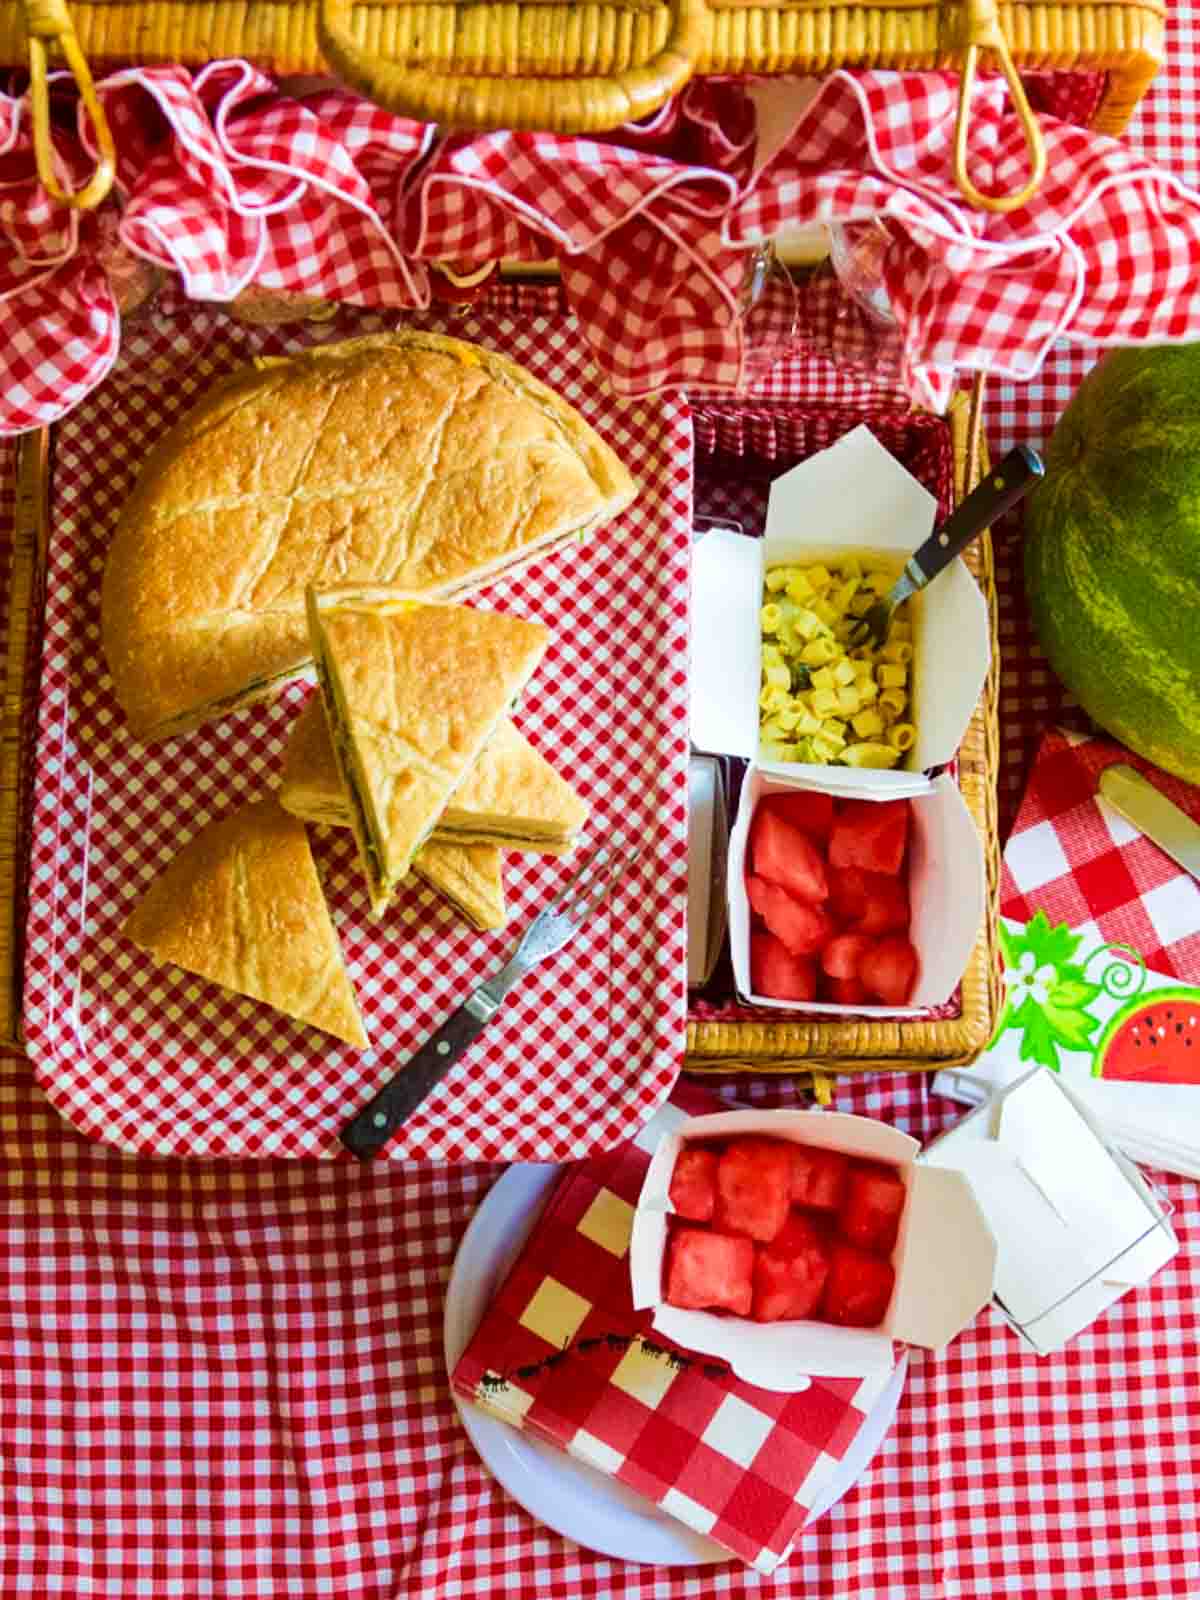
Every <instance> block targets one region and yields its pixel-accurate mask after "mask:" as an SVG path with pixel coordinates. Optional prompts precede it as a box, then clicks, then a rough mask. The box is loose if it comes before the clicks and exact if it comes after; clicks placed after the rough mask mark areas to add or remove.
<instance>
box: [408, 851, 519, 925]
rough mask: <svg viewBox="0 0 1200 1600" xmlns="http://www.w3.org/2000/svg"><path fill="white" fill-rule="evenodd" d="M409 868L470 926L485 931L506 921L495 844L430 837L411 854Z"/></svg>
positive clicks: (501, 880)
mask: <svg viewBox="0 0 1200 1600" xmlns="http://www.w3.org/2000/svg"><path fill="white" fill-rule="evenodd" d="M413 871H414V872H415V873H416V875H417V877H418V878H422V879H424V881H425V882H426V883H427V884H428V885H429V887H430V888H431V889H436V890H437V892H438V894H440V895H441V896H442V898H443V899H444V900H449V902H450V904H451V905H452V906H453V907H454V909H455V910H456V911H457V912H459V914H460V915H461V916H464V917H465V918H466V919H467V921H468V922H469V923H470V924H471V926H472V927H475V928H479V929H480V930H481V931H483V932H487V931H488V930H489V929H492V928H502V927H503V926H504V924H505V922H506V921H507V918H508V912H507V911H506V909H505V905H504V880H503V877H502V875H501V855H500V852H499V850H497V849H496V847H495V845H490V844H468V845H458V844H439V843H438V842H437V840H436V839H431V840H430V841H429V843H428V844H423V845H422V846H421V848H420V849H419V850H418V851H417V853H416V855H415V856H414V857H413Z"/></svg>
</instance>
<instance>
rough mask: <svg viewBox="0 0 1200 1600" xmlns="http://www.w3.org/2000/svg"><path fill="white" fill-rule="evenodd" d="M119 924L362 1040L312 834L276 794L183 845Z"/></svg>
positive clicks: (352, 1040)
mask: <svg viewBox="0 0 1200 1600" xmlns="http://www.w3.org/2000/svg"><path fill="white" fill-rule="evenodd" d="M122 932H123V933H124V935H125V937H126V938H127V939H131V940H132V941H133V943H134V944H136V945H140V947H141V948H142V949H143V950H146V951H148V952H149V954H150V955H152V956H153V957H154V959H155V960H156V961H159V962H170V963H171V964H172V965H174V966H177V967H183V968H184V969H185V970H186V971H188V972H194V973H196V974H197V976H198V977H201V978H208V979H209V980H210V981H211V982H213V983H219V984H221V985H222V987H223V988H226V989H232V990H233V991H234V992H235V993H236V994H244V995H249V996H250V998H251V999H253V1000H261V1001H263V1002H264V1003H265V1004H267V1005H269V1006H274V1007H275V1009H276V1010H277V1011H282V1012H284V1013H285V1015H287V1016H289V1017H294V1018H295V1019H296V1020H297V1021H298V1022H307V1023H310V1024H311V1025H312V1026H313V1027H314V1028H321V1029H323V1030H324V1031H325V1032H326V1033H332V1034H334V1035H336V1037H337V1038H339V1039H344V1040H345V1041H346V1042H347V1043H348V1044H352V1045H357V1047H358V1048H359V1049H360V1050H365V1049H366V1048H367V1045H368V1042H369V1041H368V1039H367V1035H366V1032H365V1030H364V1028H363V1024H362V1018H361V1017H360V1016H359V1011H358V1006H357V1004H356V1002H355V998H354V989H353V987H352V985H351V982H350V977H349V974H348V973H347V971H346V967H345V963H344V962H343V959H342V950H341V946H340V944H339V943H338V937H337V934H336V932H335V931H334V927H333V922H332V921H331V919H330V916H329V908H328V906H327V905H326V904H325V896H324V895H323V893H322V892H321V883H320V880H319V878H318V877H317V869H316V866H315V864H314V862H313V858H312V851H311V850H310V849H309V845H308V834H307V833H306V832H305V828H304V824H303V823H302V822H300V821H299V820H298V819H297V818H296V817H293V816H289V815H288V813H287V812H286V811H284V810H283V808H282V807H281V806H280V805H279V803H278V801H277V800H276V799H275V798H274V796H271V797H270V798H267V799H263V800H256V801H253V802H252V803H251V804H249V805H245V806H242V807H241V809H240V810H238V811H235V812H233V813H232V814H231V815H230V816H227V817H222V818H220V819H219V820H218V821H216V822H212V823H209V825H208V826H207V827H206V828H203V829H202V830H201V831H200V832H199V833H198V834H197V835H196V836H195V838H193V839H192V840H190V841H189V843H187V844H185V845H184V847H183V849H182V850H181V851H180V852H179V854H178V855H177V856H176V857H175V858H174V860H173V861H172V862H171V864H170V865H169V866H168V867H167V869H166V871H165V872H163V873H162V874H161V875H160V876H159V877H158V878H156V879H155V880H154V882H153V883H152V884H151V885H150V887H149V889H147V891H146V893H145V894H144V895H143V896H142V898H141V900H140V901H139V902H138V904H137V905H136V906H135V907H134V909H133V912H132V913H131V915H130V916H129V917H128V919H127V920H126V922H125V926H124V928H123V929H122Z"/></svg>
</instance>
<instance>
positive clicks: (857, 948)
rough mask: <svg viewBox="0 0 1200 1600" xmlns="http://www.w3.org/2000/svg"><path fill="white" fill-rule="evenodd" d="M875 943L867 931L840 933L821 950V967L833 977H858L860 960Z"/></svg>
mask: <svg viewBox="0 0 1200 1600" xmlns="http://www.w3.org/2000/svg"><path fill="white" fill-rule="evenodd" d="M874 943H875V941H874V939H868V938H867V936H866V934H865V933H839V934H838V936H837V938H836V939H830V941H829V943H828V944H827V945H826V946H825V948H824V950H822V951H821V968H822V970H823V971H824V972H826V973H828V974H829V976H830V977H831V978H857V977H858V966H859V962H860V961H861V960H862V958H863V956H864V955H866V953H867V951H868V950H870V949H871V948H872V946H873V945H874Z"/></svg>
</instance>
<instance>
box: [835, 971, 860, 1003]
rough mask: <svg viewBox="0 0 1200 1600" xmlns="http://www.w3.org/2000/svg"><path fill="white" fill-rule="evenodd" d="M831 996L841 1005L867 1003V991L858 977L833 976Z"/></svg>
mask: <svg viewBox="0 0 1200 1600" xmlns="http://www.w3.org/2000/svg"><path fill="white" fill-rule="evenodd" d="M829 998H830V999H831V1000H832V1001H833V1002H834V1004H835V1005H839V1006H862V1005H866V1004H867V991H866V990H865V989H864V988H863V986H862V984H861V983H860V982H859V981H858V979H857V978H833V979H831V980H830V984H829Z"/></svg>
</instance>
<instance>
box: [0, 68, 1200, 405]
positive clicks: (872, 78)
mask: <svg viewBox="0 0 1200 1600" xmlns="http://www.w3.org/2000/svg"><path fill="white" fill-rule="evenodd" d="M1067 81H1068V83H1069V82H1070V80H1069V79H1068V80H1067ZM1084 87H1085V90H1086V93H1087V97H1093V96H1094V87H1095V85H1094V80H1088V82H1087V83H1086V84H1085V86H1084ZM1054 88H1055V85H1054V83H1051V85H1050V86H1049V90H1048V92H1043V93H1042V95H1041V96H1040V103H1041V105H1042V107H1043V108H1044V109H1043V111H1042V125H1043V132H1044V136H1045V140H1046V145H1047V150H1048V155H1049V174H1050V175H1049V177H1048V178H1047V180H1046V182H1045V184H1044V185H1043V187H1042V189H1041V191H1040V192H1039V193H1038V195H1037V196H1036V197H1035V198H1034V199H1033V200H1032V201H1031V202H1030V203H1029V204H1028V205H1027V206H1026V207H1024V208H1023V209H1021V210H1020V211H1017V212H1013V213H1009V214H1007V215H1004V216H992V215H990V214H984V213H975V212H972V211H970V210H969V208H968V207H967V206H966V205H965V204H964V202H963V201H962V198H961V196H960V195H959V193H958V191H957V188H956V186H955V182H954V179H953V176H952V172H951V143H952V138H953V130H954V124H955V117H956V102H957V92H958V91H957V80H956V79H955V78H954V77H953V76H952V75H949V74H941V73H907V74H901V73H889V72H863V73H859V74H851V73H847V72H835V73H833V74H832V75H831V76H830V77H829V78H828V79H826V80H825V81H824V82H823V83H821V84H820V85H819V86H817V85H812V84H809V85H807V86H806V87H801V86H799V85H798V84H797V82H796V81H795V80H792V81H790V82H789V81H787V80H783V81H775V82H773V83H771V84H767V85H758V86H756V87H754V88H753V89H750V88H747V87H746V86H745V85H740V84H737V83H731V82H718V81H712V80H705V81H699V82H697V83H694V84H691V85H689V86H688V88H687V89H686V90H685V91H684V93H683V94H681V95H680V96H679V97H678V98H677V99H676V100H675V101H673V102H671V103H670V104H669V105H668V106H666V107H665V108H664V109H663V110H662V111H661V112H659V113H658V114H657V115H656V116H654V117H652V118H650V119H649V120H648V121H647V122H644V123H640V124H636V125H630V126H627V127H625V128H622V129H620V130H618V131H617V132H616V133H615V134H614V135H612V136H610V137H607V138H603V139H581V138H564V137H557V136H551V135H544V134H526V133H491V134H481V135H471V134H455V133H450V134H444V133H442V132H441V131H440V130H438V129H435V128H433V127H430V126H427V125H424V124H419V123H415V122H411V121H409V120H407V119H405V118H403V117H396V116H392V115H390V114H388V113H386V112H384V111H381V110H379V109H378V108H376V107H374V106H372V105H370V104H369V103H367V102H366V101H363V100H361V99H358V98H356V97H355V96H353V95H350V94H348V93H345V92H343V91H340V90H327V89H320V90H316V91H314V92H311V93H307V94H304V95H303V96H302V97H296V96H292V95H289V94H287V93H285V92H283V91H282V90H281V89H280V88H279V87H278V86H277V85H276V84H275V83H273V82H272V80H271V79H269V78H267V77H266V76H264V75H263V74H262V73H261V72H259V71H258V70H257V69H256V68H253V67H251V66H250V65H249V64H248V63H246V62H244V61H220V62H215V63H212V64H210V65H209V66H207V67H205V68H204V69H203V70H201V71H199V72H197V73H194V74H193V73H191V72H189V71H188V70H186V69H185V68H182V67H171V66H164V67H138V68H131V69H127V70H125V71H121V72H117V73H114V74H112V75H111V76H109V77H107V78H105V79H103V80H102V81H101V82H100V83H99V84H98V86H97V89H98V93H99V95H100V97H101V99H102V101H103V103H104V105H105V108H106V111H107V114H108V116H109V118H110V121H111V123H112V127H113V131H114V135H115V139H116V145H117V150H118V154H119V161H118V177H117V197H116V198H114V199H113V200H112V201H111V202H110V205H111V207H112V208H115V207H117V206H118V204H119V205H120V206H121V208H122V210H121V214H120V222H119V242H120V249H121V250H122V251H124V252H126V253H127V254H128V255H131V256H133V257H136V258H139V259H141V260H143V261H149V262H153V263H155V264H156V265H157V266H159V267H162V268H166V269H169V270H170V271H172V272H175V273H178V275H179V277H180V279H181V281H182V283H183V284H184V287H185V288H186V291H187V293H188V294H189V295H191V296H192V297H193V298H197V299H205V300H228V299H232V298H234V297H236V296H237V295H238V294H239V293H240V292H242V291H244V290H246V289H248V288H250V287H254V288H255V289H257V290H259V291H263V290H265V291H268V292H282V293H286V294H295V295H303V296H316V297H318V298H327V299H337V300H343V301H349V302H353V303H356V304H363V305H372V306H391V307H425V306H427V305H428V304H429V301H430V297H431V295H432V294H433V292H434V290H433V283H434V278H433V277H431V273H430V268H429V263H431V262H443V261H448V262H454V263H458V264H459V265H462V266H471V265H478V264H479V263H486V262H489V261H492V260H494V259H497V258H500V257H504V256H508V257H512V256H516V257H519V258H522V259H527V260H528V259H544V258H546V257H548V256H557V257H558V259H559V261H560V264H561V268H562V277H563V284H564V288H565V290H566V293H567V296H568V298H569V300H570V303H571V306H572V309H573V311H574V312H575V315H576V317H577V318H578V320H579V323H580V326H581V328H582V331H583V333H584V335H585V337H586V338H587V340H588V341H589V343H590V345H591V348H592V352H593V354H594V356H595V359H596V362H597V364H598V365H599V366H600V368H601V369H602V371H604V372H605V373H606V375H607V376H608V378H609V380H610V382H611V383H612V385H613V386H614V387H615V388H616V389H618V390H619V391H621V392H623V393H626V394H643V393H647V392H649V391H652V390H656V389H661V388H664V387H670V386H680V385H685V386H691V387H695V388H706V389H719V388H729V387H737V386H739V385H741V384H743V383H744V382H745V381H746V379H747V378H748V376H749V375H751V374H752V373H754V372H756V371H757V370H758V369H759V367H760V366H761V364H762V363H763V362H764V361H769V360H771V359H774V357H775V356H777V355H778V354H780V353H782V350H783V349H784V348H786V345H787V343H788V342H789V340H792V339H794V338H795V337H800V336H802V335H803V332H804V330H803V329H797V328H796V327H794V326H793V321H792V317H793V312H794V307H793V306H792V305H791V302H790V300H789V299H788V297H787V296H786V295H785V296H784V297H783V298H784V303H781V304H780V305H779V306H775V305H773V304H771V303H768V305H767V308H766V310H765V312H763V314H762V315H761V316H760V317H759V319H758V321H757V322H756V321H755V319H754V316H753V315H748V314H747V304H748V291H749V286H750V281H751V273H752V266H753V260H754V257H755V255H756V253H757V251H758V248H759V246H760V244H761V243H762V241H764V240H767V239H769V238H771V237H772V236H773V235H775V234H776V233H777V232H778V231H779V230H780V228H781V227H782V226H783V225H784V224H788V225H790V226H794V225H800V226H803V225H805V224H819V223H837V224H840V225H842V226H843V228H845V229H846V230H847V231H846V235H845V237H846V239H847V240H848V241H849V243H850V244H851V246H853V243H854V240H855V237H856V232H861V230H862V229H863V228H864V227H870V228H872V229H874V230H875V232H876V235H877V237H878V239H879V240H882V244H881V245H880V247H879V249H878V250H877V251H876V255H877V258H878V259H877V262H876V265H877V270H878V285H877V288H878V292H879V294H880V295H881V297H882V299H883V302H884V303H885V305H886V307H887V308H888V312H889V315H890V317H891V318H892V319H893V321H894V330H895V340H894V350H893V351H892V353H891V355H890V356H889V359H890V360H893V359H894V360H895V361H896V363H897V365H898V371H899V375H900V377H901V379H902V381H903V382H904V384H905V385H906V387H907V388H908V390H909V392H910V393H911V394H912V396H913V397H914V398H915V399H917V400H918V401H920V402H921V403H923V404H926V405H928V406H930V407H931V408H933V409H935V410H942V409H944V407H945V404H946V403H947V401H948V398H949V396H950V393H951V392H952V389H953V387H954V385H955V382H956V377H957V375H958V374H960V373H962V372H965V371H970V370H976V369H987V370H990V371H992V372H995V373H1001V374H1005V375H1010V376H1014V377H1019V378H1027V377H1029V376H1031V375H1032V374H1033V373H1035V372H1036V371H1037V370H1038V369H1039V367H1040V365H1041V363H1042V361H1043V359H1044V358H1045V355H1046V353H1047V351H1048V350H1049V348H1050V346H1051V345H1052V344H1053V343H1054V341H1055V340H1056V339H1059V338H1064V337H1065V338H1069V339H1074V340H1098V341H1103V342H1105V343H1110V344H1111V343H1133V342H1138V341H1151V340H1155V341H1157V340H1164V339H1184V338H1188V337H1195V336H1196V334H1197V333H1198V332H1200V270H1198V268H1200V196H1198V195H1197V194H1195V193H1194V192H1193V191H1191V190H1189V189H1187V188H1185V187H1184V186H1183V185H1182V184H1180V183H1178V182H1176V181H1175V180H1174V179H1172V178H1170V177H1169V176H1167V175H1166V174H1163V173H1161V172H1158V171H1157V170H1156V169H1154V168H1153V167H1152V166H1151V165H1150V164H1149V163H1147V162H1146V161H1144V160H1143V159H1142V158H1140V157H1138V156H1136V155H1134V154H1133V153H1131V152H1130V151H1128V150H1126V149H1125V148H1124V147H1123V146H1122V145H1120V144H1118V143H1117V142H1116V141H1114V140H1112V139H1107V138H1103V137H1101V136H1099V135H1096V134H1092V133H1089V132H1087V131H1085V130H1084V129H1081V128H1079V127H1076V126H1073V125H1072V124H1071V123H1070V122H1069V121H1067V120H1064V116H1072V115H1086V113H1087V110H1088V109H1089V106H1088V105H1081V104H1080V103H1079V94H1080V89H1079V87H1078V85H1073V86H1072V87H1071V88H1070V89H1069V92H1068V93H1066V94H1062V93H1058V94H1056V93H1055V92H1054ZM1043 90H1044V91H1046V86H1045V85H1043ZM58 91H60V92H61V93H62V94H63V96H64V97H65V96H67V95H68V94H69V92H70V91H69V87H68V85H66V84H65V83H63V82H61V81H60V83H59V85H58ZM1089 104H1090V98H1089ZM1046 108H1049V109H1046ZM1052 112H1058V113H1059V114H1058V115H1054V114H1052ZM971 129H972V134H971V139H972V152H973V155H972V162H973V173H974V177H975V181H976V183H977V184H979V185H980V186H982V187H983V188H985V189H986V188H989V187H990V188H994V189H997V190H1000V191H1005V192H1011V190H1012V189H1013V188H1014V187H1016V186H1019V185H1020V184H1021V183H1022V182H1023V179H1024V175H1025V165H1026V156H1025V152H1024V143H1023V137H1022V134H1021V132H1020V129H1019V128H1018V126H1017V123H1016V119H1015V116H1014V115H1013V112H1012V108H1011V104H1010V102H1009V100H1008V98H1007V92H1006V89H1005V87H1004V85H1003V83H1002V81H1001V80H999V79H985V80H984V81H982V82H980V83H979V84H978V85H977V87H976V90H975V94H974V99H973V102H972V121H971ZM0 139H2V141H3V145H2V147H3V148H4V149H5V151H6V152H7V164H6V168H5V179H4V181H3V184H2V185H0V186H2V187H3V188H4V190H5V200H4V203H3V204H0V235H2V236H4V237H5V238H6V240H7V243H8V245H9V246H10V249H9V250H8V251H7V252H0V255H4V256H6V260H5V261H4V262H3V264H0V376H2V377H3V380H4V381H3V382H2V383H0V397H2V398H0V431H2V432H17V431H20V430H21V429H24V428H30V427H34V426H36V425H39V424H42V423H46V422H49V421H52V420H53V419H54V418H55V417H57V416H60V415H61V414H62V413H63V412H64V411H65V410H68V409H70V407H71V406H72V405H73V404H76V403H77V402H78V400H79V398H80V397H81V395H82V394H84V393H86V392H87V390H88V389H89V388H91V387H92V386H94V385H95V384H96V383H98V382H99V381H100V379H101V378H102V377H103V376H104V374H105V372H106V371H107V370H108V368H109V367H110V366H111V363H112V359H113V353H114V350H115V344H116V340H117V337H118V326H119V309H118V306H119V295H120V292H121V284H122V282H123V280H124V278H125V276H126V274H125V273H123V271H122V269H121V263H120V261H119V258H118V256H117V254H116V253H114V252H113V251H112V250H111V249H109V248H107V247H106V245H105V244H104V239H103V234H104V229H103V219H100V220H97V219H95V218H91V219H84V220H82V221H80V220H79V219H77V218H76V217H75V216H74V215H73V214H71V213H69V212H66V211H64V210H63V209H62V208H60V207H55V206H53V205H51V204H50V202H49V201H48V200H47V197H46V195H45V193H44V192H43V191H42V189H41V187H40V186H39V184H38V183H37V180H36V177H35V175H34V168H33V160H32V151H31V139H30V133H29V118H28V105H27V102H26V101H25V100H24V99H14V98H10V97H0ZM58 148H59V156H60V161H61V164H62V166H63V168H64V171H65V172H67V173H69V174H70V175H71V178H72V180H73V181H76V175H77V174H81V173H83V172H85V171H86V170H87V169H88V165H89V158H90V154H91V152H92V150H93V145H92V140H91V136H90V128H89V126H88V124H87V123H86V119H84V118H83V116H82V113H81V114H80V118H79V125H78V127H77V129H76V130H75V133H74V135H73V136H72V134H71V133H70V132H69V131H67V130H66V129H65V128H64V129H62V130H61V131H60V132H59V134H58ZM880 229H882V231H880Z"/></svg>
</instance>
